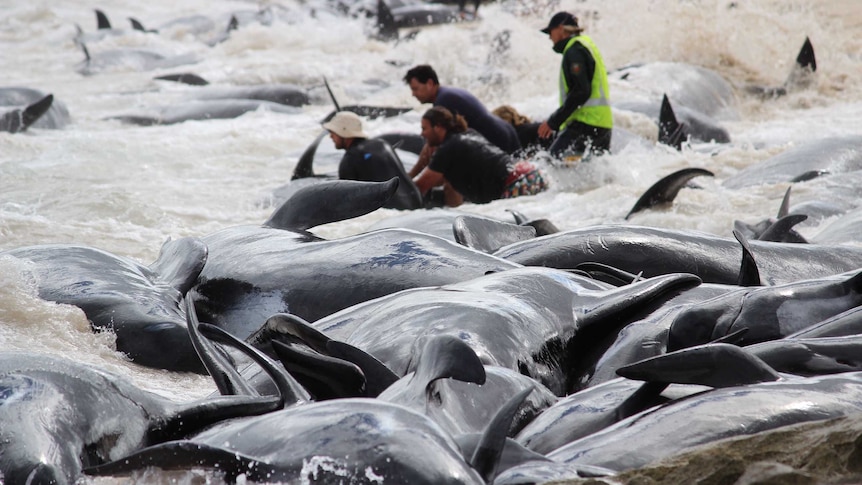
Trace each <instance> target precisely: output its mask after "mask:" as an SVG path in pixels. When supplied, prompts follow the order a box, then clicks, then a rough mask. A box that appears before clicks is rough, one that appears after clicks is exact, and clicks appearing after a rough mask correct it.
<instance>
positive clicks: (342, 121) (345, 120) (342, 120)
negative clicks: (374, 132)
mask: <svg viewBox="0 0 862 485" xmlns="http://www.w3.org/2000/svg"><path fill="white" fill-rule="evenodd" d="M323 128H325V129H327V130H329V131H331V132H333V133H335V134H336V135H338V136H340V137H341V138H368V135H367V134H365V132H364V131H362V120H361V119H360V118H359V116H357V115H356V113H354V112H352V111H339V112H338V113H335V116H333V117H332V119H331V120H329V121H328V122H326V123H324V124H323Z"/></svg>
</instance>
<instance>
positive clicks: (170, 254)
mask: <svg viewBox="0 0 862 485" xmlns="http://www.w3.org/2000/svg"><path fill="white" fill-rule="evenodd" d="M207 254H208V250H207V246H206V244H204V242H203V241H202V240H201V239H199V238H196V237H184V238H181V239H176V240H171V239H168V240H167V241H165V243H164V244H162V248H161V250H160V251H159V257H158V258H157V259H156V261H155V262H153V263H152V264H151V265H150V266H149V268H150V270H152V271H153V272H155V273H156V274H158V275H159V278H160V279H161V280H162V281H165V282H167V283H168V284H169V285H171V286H172V287H174V288H176V289H177V291H179V292H180V293H182V294H183V295H185V294H186V293H187V292H188V291H189V290H190V289H191V287H192V286H194V284H195V283H196V282H197V279H198V276H199V275H200V273H201V270H203V267H204V264H205V263H206V261H207Z"/></svg>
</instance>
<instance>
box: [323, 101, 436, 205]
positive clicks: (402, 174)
mask: <svg viewBox="0 0 862 485" xmlns="http://www.w3.org/2000/svg"><path fill="white" fill-rule="evenodd" d="M323 128H324V129H325V130H327V131H329V137H330V138H331V139H332V143H333V144H334V145H335V148H337V149H343V150H344V151H345V153H344V156H343V157H341V162H339V164H338V178H340V179H345V180H360V181H363V182H385V181H387V180H390V179H392V177H397V178H398V190H397V191H396V192H395V195H393V196H392V198H391V199H390V200H389V202H387V203H386V205H384V207H386V208H390V209H408V210H409V209H418V208H420V207H422V204H423V201H422V195H421V194H420V193H419V189H417V188H416V185H415V184H414V183H413V180H412V179H411V178H410V177H409V176H408V175H407V172H406V171H405V170H404V165H403V164H402V163H401V159H400V158H398V154H397V153H395V150H393V149H392V146H390V145H389V143H387V142H386V141H385V140H381V139H379V138H369V137H368V134H367V133H365V130H363V129H362V120H361V119H360V118H359V116H357V115H356V113H353V112H351V111H339V112H338V113H336V114H335V116H333V117H332V119H331V120H329V121H328V122H326V123H323Z"/></svg>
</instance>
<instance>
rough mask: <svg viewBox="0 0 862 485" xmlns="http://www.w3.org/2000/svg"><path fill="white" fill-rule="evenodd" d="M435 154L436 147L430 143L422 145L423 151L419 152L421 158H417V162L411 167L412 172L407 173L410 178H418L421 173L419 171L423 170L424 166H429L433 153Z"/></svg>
mask: <svg viewBox="0 0 862 485" xmlns="http://www.w3.org/2000/svg"><path fill="white" fill-rule="evenodd" d="M433 154H434V147H432V146H430V145H428V144H427V143H426V144H425V146H423V147H422V151H421V152H419V158H417V159H416V164H415V165H413V167H412V168H410V172H409V173H408V174H407V175H409V176H410V178H416V176H417V175H419V172H421V171H422V169H423V168H425V167H427V166H428V163H429V162H430V161H431V155H433Z"/></svg>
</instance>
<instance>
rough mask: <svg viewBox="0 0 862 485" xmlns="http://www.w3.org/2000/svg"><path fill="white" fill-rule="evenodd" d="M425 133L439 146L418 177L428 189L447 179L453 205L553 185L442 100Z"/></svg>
mask: <svg viewBox="0 0 862 485" xmlns="http://www.w3.org/2000/svg"><path fill="white" fill-rule="evenodd" d="M422 136H423V137H424V138H425V141H426V142H427V143H428V145H429V146H431V147H433V148H435V149H434V152H433V155H431V158H430V161H429V162H428V166H427V167H425V169H424V170H422V172H421V173H419V175H418V177H417V178H416V179H414V181H415V182H416V186H417V187H418V188H419V191H420V192H421V193H422V194H423V195H425V194H427V193H428V192H429V191H430V190H431V189H432V188H434V187H436V186H439V185H442V186H443V187H444V202H445V204H446V205H448V206H451V207H455V206H458V205H461V203H462V202H465V201H466V202H472V203H474V204H484V203H487V202H490V201H492V200H496V199H504V198H509V197H518V196H521V195H534V194H538V193H539V192H542V191H544V190H546V189H547V188H548V183H547V182H546V181H545V177H544V175H543V174H542V172H541V170H539V168H538V167H537V166H536V165H535V164H533V163H531V162H528V161H524V160H522V161H518V160H516V159H514V158H512V157H511V156H510V155H509V154H507V153H505V152H504V151H502V150H500V149H499V148H497V147H496V146H494V145H492V144H491V143H490V142H488V140H486V139H485V138H484V137H482V135H480V134H479V133H478V132H476V131H475V130H471V129H468V127H467V122H466V121H464V118H463V117H461V116H460V115H452V113H451V112H450V111H449V110H448V109H446V108H443V107H442V106H435V107H433V108H431V109H429V110H428V111H426V112H425V114H424V115H423V116H422Z"/></svg>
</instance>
